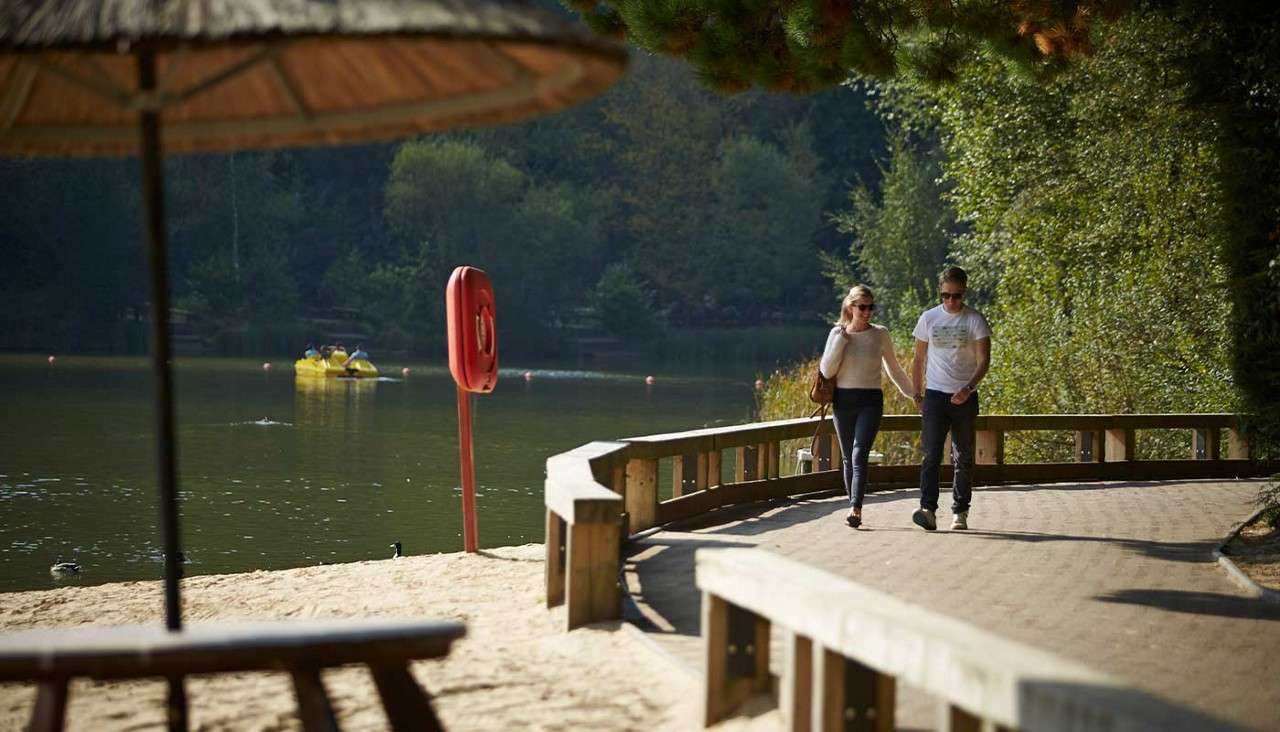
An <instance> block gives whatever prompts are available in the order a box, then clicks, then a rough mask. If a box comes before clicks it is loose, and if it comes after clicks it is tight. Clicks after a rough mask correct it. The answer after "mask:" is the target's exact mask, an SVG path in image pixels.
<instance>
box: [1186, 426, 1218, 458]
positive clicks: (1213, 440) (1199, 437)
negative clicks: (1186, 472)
mask: <svg viewBox="0 0 1280 732" xmlns="http://www.w3.org/2000/svg"><path fill="white" fill-rule="evenodd" d="M1218 455H1219V450H1218V430H1217V429H1216V428H1214V429H1198V428H1197V429H1194V430H1192V431H1191V459H1192V460H1217V459H1218Z"/></svg>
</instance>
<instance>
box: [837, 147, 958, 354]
mask: <svg viewBox="0 0 1280 732" xmlns="http://www.w3.org/2000/svg"><path fill="white" fill-rule="evenodd" d="M922 146H923V143H913V142H912V141H911V140H909V139H908V136H907V135H906V134H904V133H902V132H898V133H896V134H895V136H894V137H893V141H892V144H891V147H890V151H891V152H890V157H889V163H888V166H887V167H886V168H885V170H884V171H883V176H882V178H881V184H880V195H879V198H878V200H877V196H876V194H875V193H874V192H873V191H872V190H871V189H870V188H868V187H867V186H865V185H860V186H858V187H857V188H855V189H854V190H853V191H851V192H850V193H849V203H850V209H849V210H847V211H844V212H841V213H839V214H836V215H835V217H834V218H835V220H836V222H837V224H838V226H839V229H840V231H842V232H844V233H846V234H852V235H853V242H852V244H850V246H849V260H848V261H850V262H851V263H852V266H851V267H850V266H845V264H844V262H845V260H841V259H837V258H832V259H831V264H832V266H830V267H829V274H830V275H831V277H832V279H833V281H834V282H835V284H836V288H837V289H838V290H839V291H840V294H841V295H843V294H844V293H845V292H847V291H848V290H849V288H850V287H852V286H853V285H854V284H857V282H858V281H861V280H863V279H865V280H866V283H867V284H868V285H869V286H870V287H871V288H872V290H873V291H874V292H875V293H876V317H877V320H878V321H880V322H884V323H886V324H887V325H889V326H890V328H891V329H893V330H894V331H895V332H896V333H897V334H899V335H901V336H904V337H905V336H906V335H907V334H909V333H910V332H911V328H912V327H913V326H914V325H915V321H916V316H918V315H919V314H920V312H921V311H922V310H923V309H924V308H926V307H929V306H931V305H932V304H933V301H934V299H935V295H934V293H935V292H936V289H937V278H938V273H939V272H940V271H941V270H942V265H943V262H944V261H946V257H947V253H948V251H949V250H950V248H951V243H952V240H953V239H954V238H955V235H956V220H955V213H954V211H953V210H952V209H951V207H950V206H949V205H947V203H946V202H945V201H944V200H943V196H944V193H945V191H944V188H943V186H942V185H941V184H940V183H939V178H940V177H941V175H942V169H941V165H940V164H939V158H940V157H941V150H939V149H937V148H934V149H923V150H922V149H920V147H922Z"/></svg>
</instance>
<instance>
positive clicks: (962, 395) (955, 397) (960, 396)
mask: <svg viewBox="0 0 1280 732" xmlns="http://www.w3.org/2000/svg"><path fill="white" fill-rule="evenodd" d="M971 394H973V389H970V388H969V385H968V384H965V385H964V386H962V387H960V391H958V392H956V393H955V394H952V395H951V403H952V404H956V405H959V404H964V403H965V402H967V401H969V395H971Z"/></svg>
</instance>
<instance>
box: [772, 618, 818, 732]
mask: <svg viewBox="0 0 1280 732" xmlns="http://www.w3.org/2000/svg"><path fill="white" fill-rule="evenodd" d="M786 643H787V656H786V666H785V667H784V669H783V672H782V689H781V693H780V696H781V699H779V701H778V707H779V709H780V710H781V711H782V722H783V729H786V730H789V732H810V730H811V729H812V728H813V714H812V712H813V641H812V640H810V639H809V638H807V637H805V636H803V635H800V634H798V633H794V632H790V633H788V634H787V641H786Z"/></svg>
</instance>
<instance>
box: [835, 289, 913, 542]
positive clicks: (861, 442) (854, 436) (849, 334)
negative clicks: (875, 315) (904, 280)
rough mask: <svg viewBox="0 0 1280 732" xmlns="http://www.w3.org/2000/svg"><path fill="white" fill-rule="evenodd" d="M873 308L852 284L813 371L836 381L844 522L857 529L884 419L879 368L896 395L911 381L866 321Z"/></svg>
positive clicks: (906, 391) (884, 332) (882, 332)
mask: <svg viewBox="0 0 1280 732" xmlns="http://www.w3.org/2000/svg"><path fill="white" fill-rule="evenodd" d="M875 309H876V303H875V295H873V294H872V292H871V288H869V287H867V286H865V285H857V286H855V287H854V288H853V289H851V290H849V294H848V295H845V298H844V302H843V303H842V304H841V307H840V320H839V322H837V323H836V325H835V327H834V328H832V329H831V333H830V335H828V336H827V346H826V348H825V349H823V351H822V360H821V361H819V362H818V369H819V370H820V371H822V375H823V376H825V377H827V378H828V379H830V378H835V380H836V397H835V403H834V404H833V406H834V415H835V422H836V436H837V437H838V438H839V439H840V454H841V456H842V457H843V464H842V470H841V472H842V473H843V477H844V489H845V491H846V492H847V493H848V495H849V515H848V516H846V517H845V522H846V523H848V524H849V525H850V526H852V527H854V528H857V527H858V526H861V525H862V498H863V496H864V495H865V494H866V491H867V458H868V457H869V456H870V453H871V445H872V443H874V442H875V441H876V433H877V432H879V431H880V417H881V416H882V415H883V414H884V392H883V391H882V390H881V389H880V369H881V367H882V366H883V368H884V370H885V372H886V373H887V374H888V375H889V378H890V380H892V381H893V384H894V386H896V387H898V391H900V392H902V395H903V396H904V397H906V398H908V399H910V398H911V394H912V391H911V379H910V377H908V376H907V372H906V371H904V370H903V368H902V366H901V364H899V363H898V357H897V356H896V355H894V352H893V339H892V338H891V337H890V336H889V329H888V328H885V327H884V326H883V325H875V324H874V323H872V322H871V313H872V312H874V311H875Z"/></svg>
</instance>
